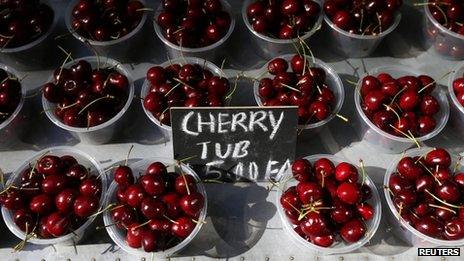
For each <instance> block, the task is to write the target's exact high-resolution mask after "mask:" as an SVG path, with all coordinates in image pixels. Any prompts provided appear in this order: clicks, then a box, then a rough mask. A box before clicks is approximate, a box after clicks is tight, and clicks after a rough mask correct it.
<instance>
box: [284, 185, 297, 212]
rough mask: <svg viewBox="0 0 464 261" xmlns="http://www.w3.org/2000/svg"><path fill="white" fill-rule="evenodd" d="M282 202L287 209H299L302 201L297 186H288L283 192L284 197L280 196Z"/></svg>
mask: <svg viewBox="0 0 464 261" xmlns="http://www.w3.org/2000/svg"><path fill="white" fill-rule="evenodd" d="M280 204H281V205H282V207H283V208H284V209H286V210H294V209H295V208H296V209H299V208H300V207H301V201H300V198H299V197H298V194H297V191H296V187H295V186H293V187H290V188H288V189H287V190H286V191H285V192H284V193H283V194H282V197H281V198H280Z"/></svg>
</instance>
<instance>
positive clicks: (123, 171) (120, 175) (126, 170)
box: [114, 166, 134, 186]
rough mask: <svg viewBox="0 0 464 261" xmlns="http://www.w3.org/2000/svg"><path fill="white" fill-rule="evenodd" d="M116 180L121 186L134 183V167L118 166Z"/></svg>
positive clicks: (115, 174) (115, 172)
mask: <svg viewBox="0 0 464 261" xmlns="http://www.w3.org/2000/svg"><path fill="white" fill-rule="evenodd" d="M114 181H115V182H116V183H118V185H121V186H128V185H132V184H134V175H133V174H132V169H131V168H130V167H128V166H118V167H117V168H116V169H115V171H114Z"/></svg>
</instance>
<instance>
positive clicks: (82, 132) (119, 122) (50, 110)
mask: <svg viewBox="0 0 464 261" xmlns="http://www.w3.org/2000/svg"><path fill="white" fill-rule="evenodd" d="M79 60H86V61H87V62H89V63H90V64H91V65H92V68H96V66H97V64H100V67H103V66H109V67H114V68H115V69H116V70H117V71H118V72H119V73H121V74H124V75H125V76H126V77H127V79H128V80H129V93H128V95H127V101H126V104H125V105H124V108H123V109H122V110H121V111H120V112H119V113H118V114H116V116H114V117H113V118H111V119H110V120H109V121H107V122H105V123H103V124H100V125H98V126H94V127H90V128H77V127H71V126H68V125H66V124H64V123H63V122H61V121H60V120H59V119H58V118H57V117H56V115H55V113H54V109H55V108H56V104H53V103H51V102H49V101H47V99H45V97H44V96H42V106H43V109H44V111H45V114H46V115H47V117H48V118H49V119H50V120H51V121H52V122H53V123H54V124H55V125H57V126H58V127H60V128H62V129H64V130H66V131H68V132H69V133H71V134H72V135H73V136H74V137H76V138H78V139H80V141H81V142H83V143H88V144H103V143H107V142H108V141H110V140H111V139H112V137H113V135H114V134H115V132H116V131H117V130H118V129H119V128H118V127H120V126H123V125H124V122H125V120H127V115H128V113H127V111H128V110H129V108H130V105H131V104H132V99H133V98H134V80H133V78H132V75H131V73H130V72H129V70H128V69H127V68H126V67H125V66H124V65H122V64H121V63H120V62H118V61H115V60H113V59H110V58H107V57H96V56H88V57H82V58H77V59H75V60H74V61H71V62H69V63H66V64H65V66H64V67H65V68H69V67H70V66H71V65H73V64H74V63H76V62H77V61H79ZM48 81H49V82H52V81H53V75H52V76H50V78H49V79H48Z"/></svg>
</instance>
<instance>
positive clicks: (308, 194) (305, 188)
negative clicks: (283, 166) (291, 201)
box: [296, 182, 323, 204]
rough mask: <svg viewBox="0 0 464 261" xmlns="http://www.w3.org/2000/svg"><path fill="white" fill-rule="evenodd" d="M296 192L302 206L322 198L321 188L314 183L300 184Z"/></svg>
mask: <svg viewBox="0 0 464 261" xmlns="http://www.w3.org/2000/svg"><path fill="white" fill-rule="evenodd" d="M296 191H297V194H298V197H299V198H300V201H301V202H302V203H303V204H310V203H314V202H316V201H318V200H320V199H321V198H322V193H323V191H322V188H321V186H320V185H319V184H317V183H315V182H300V183H298V185H297V186H296Z"/></svg>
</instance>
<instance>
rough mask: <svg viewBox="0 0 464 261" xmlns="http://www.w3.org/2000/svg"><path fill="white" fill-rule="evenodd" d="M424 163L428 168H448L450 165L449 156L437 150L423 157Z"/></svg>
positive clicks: (443, 151) (445, 152)
mask: <svg viewBox="0 0 464 261" xmlns="http://www.w3.org/2000/svg"><path fill="white" fill-rule="evenodd" d="M425 163H426V164H427V165H428V166H430V167H435V166H439V167H440V168H448V167H449V166H450V165H451V156H450V154H449V153H448V152H447V151H446V150H444V149H441V148H437V149H434V150H432V151H430V152H429V153H427V154H426V155H425Z"/></svg>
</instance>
